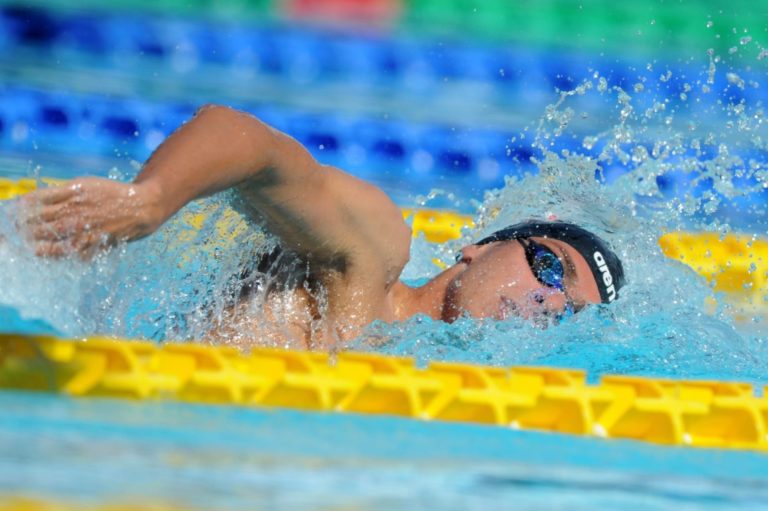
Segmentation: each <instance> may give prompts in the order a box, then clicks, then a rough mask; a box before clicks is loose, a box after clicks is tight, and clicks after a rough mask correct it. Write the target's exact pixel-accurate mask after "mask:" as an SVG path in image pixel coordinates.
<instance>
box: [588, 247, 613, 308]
mask: <svg viewBox="0 0 768 511" xmlns="http://www.w3.org/2000/svg"><path fill="white" fill-rule="evenodd" d="M592 257H594V258H595V262H596V263H597V267H598V269H599V270H600V272H601V273H602V274H603V284H605V292H606V293H607V294H608V301H609V302H612V301H614V300H615V299H616V288H615V287H614V286H613V276H612V275H611V270H609V269H608V265H607V264H606V263H605V258H604V257H603V254H601V253H600V252H595V254H594V255H593V256H592Z"/></svg>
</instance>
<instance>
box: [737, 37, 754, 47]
mask: <svg viewBox="0 0 768 511" xmlns="http://www.w3.org/2000/svg"><path fill="white" fill-rule="evenodd" d="M751 41H752V36H745V37H742V38H741V39H739V43H740V44H741V45H742V46H743V45H745V44H749V43H750V42H751Z"/></svg>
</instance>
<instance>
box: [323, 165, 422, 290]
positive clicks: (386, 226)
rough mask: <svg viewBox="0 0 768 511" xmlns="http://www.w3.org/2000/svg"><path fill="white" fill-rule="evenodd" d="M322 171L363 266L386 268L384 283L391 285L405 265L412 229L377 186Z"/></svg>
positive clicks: (341, 173) (329, 169)
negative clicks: (364, 262)
mask: <svg viewBox="0 0 768 511" xmlns="http://www.w3.org/2000/svg"><path fill="white" fill-rule="evenodd" d="M324 167H325V169H324V171H325V172H327V173H328V186H329V187H330V189H331V190H332V192H331V193H333V194H334V196H335V198H336V201H337V203H339V204H340V205H341V208H342V212H343V215H344V221H345V224H347V225H348V229H349V231H350V236H351V237H354V238H355V241H356V243H358V244H359V245H360V246H359V247H357V250H358V251H359V252H361V256H362V257H363V258H366V262H369V263H375V264H377V265H381V266H382V267H383V268H385V269H386V273H387V276H386V280H387V282H388V283H389V284H393V283H394V282H395V281H396V280H397V279H398V278H399V276H400V273H401V272H402V270H403V267H404V266H405V264H406V263H407V262H408V258H409V255H410V247H411V228H410V227H409V226H408V224H406V223H405V220H404V219H403V214H402V212H401V210H400V208H399V207H398V206H397V205H396V204H395V203H394V202H393V201H392V199H391V198H390V197H389V196H388V195H387V194H386V193H385V192H384V191H383V190H382V189H381V188H379V187H378V186H376V185H374V184H372V183H370V182H367V181H365V180H363V179H360V178H358V177H355V176H352V175H351V174H349V173H347V172H345V171H343V170H341V169H338V168H336V167H330V166H324ZM366 266H367V265H366Z"/></svg>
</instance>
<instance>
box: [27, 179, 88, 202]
mask: <svg viewBox="0 0 768 511" xmlns="http://www.w3.org/2000/svg"><path fill="white" fill-rule="evenodd" d="M79 191H80V185H78V184H77V183H70V184H67V185H63V186H54V187H51V188H41V189H38V190H35V191H34V192H30V193H28V194H26V195H24V196H22V197H21V199H20V201H21V203H22V204H39V205H50V204H58V203H59V202H63V201H66V200H69V199H71V198H72V197H74V196H76V195H77V194H78V193H79Z"/></svg>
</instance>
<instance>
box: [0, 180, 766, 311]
mask: <svg viewBox="0 0 768 511" xmlns="http://www.w3.org/2000/svg"><path fill="white" fill-rule="evenodd" d="M44 181H45V182H54V181H53V180H44ZM36 187H37V183H36V181H35V180H34V179H19V180H10V179H3V178H0V200H2V199H10V198H13V197H16V196H18V195H21V194H24V193H27V192H29V191H32V190H34V189H35V188H36ZM403 216H404V217H406V218H411V219H412V228H413V235H414V236H419V235H422V234H423V235H424V237H425V238H426V239H427V240H428V241H431V242H438V243H441V242H445V241H448V240H451V239H456V238H459V237H460V236H461V231H462V229H464V228H471V227H473V225H474V224H473V221H472V217H471V216H470V215H461V214H458V213H455V212H451V211H438V210H429V209H404V210H403ZM186 220H187V222H188V223H189V225H190V226H191V227H199V226H200V225H201V224H202V217H201V215H197V216H194V217H192V218H188V219H186ZM229 227H230V228H231V226H229ZM222 230H223V231H225V230H226V229H225V228H223V229H222ZM659 244H660V246H661V248H662V250H663V251H664V253H665V254H666V255H667V256H669V257H671V258H674V259H677V260H679V261H682V262H683V263H685V264H687V265H688V266H690V267H691V268H693V269H694V270H695V271H696V272H698V273H699V274H701V275H703V276H704V277H706V278H707V279H708V280H709V281H713V282H714V286H715V290H717V291H725V292H729V293H731V294H732V295H734V296H735V297H738V298H741V299H744V300H745V301H748V302H750V303H751V304H753V305H757V306H763V305H766V299H765V298H764V297H765V295H766V294H768V240H766V239H755V238H753V237H751V236H743V235H741V236H740V235H728V236H720V235H718V234H713V233H684V232H677V233H668V234H665V235H663V236H662V237H661V238H660V239H659Z"/></svg>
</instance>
